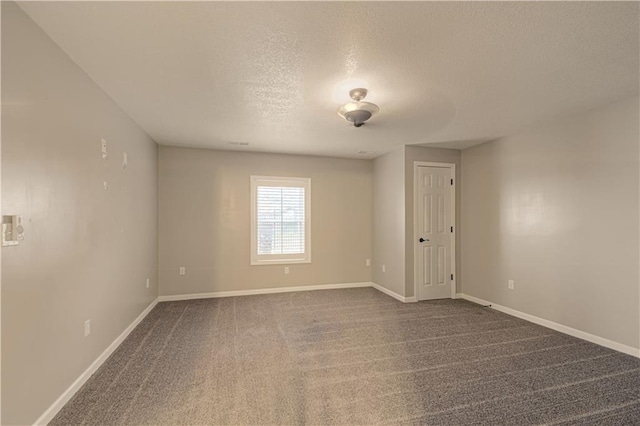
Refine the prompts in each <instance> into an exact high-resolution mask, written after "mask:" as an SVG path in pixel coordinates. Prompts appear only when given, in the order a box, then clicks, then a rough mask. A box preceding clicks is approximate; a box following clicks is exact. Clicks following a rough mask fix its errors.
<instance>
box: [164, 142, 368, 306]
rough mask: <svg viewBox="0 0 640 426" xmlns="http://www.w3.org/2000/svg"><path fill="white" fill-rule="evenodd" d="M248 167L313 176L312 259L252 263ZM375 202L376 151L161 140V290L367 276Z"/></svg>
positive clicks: (314, 282)
mask: <svg viewBox="0 0 640 426" xmlns="http://www.w3.org/2000/svg"><path fill="white" fill-rule="evenodd" d="M251 175H263V176H294V177H310V178H311V247H312V250H311V263H310V264H293V265H289V268H290V273H289V275H285V274H284V266H285V265H259V266H251V265H250V254H251V252H250V250H251V246H250V243H251V228H250V224H251V211H250V195H251V194H250V188H251V186H250V181H249V178H250V176H251ZM371 203H372V200H371V162H370V161H365V160H346V159H336V158H325V157H310V156H296V155H275V154H259V153H246V152H231V151H213V150H200V149H187V148H171V147H161V148H160V155H159V225H160V226H159V263H160V269H159V278H160V290H159V293H160V295H174V294H189V293H208V292H219V291H235V290H252V289H260V288H270V287H288V286H304V285H318V284H339V283H353V282H369V281H371V268H370V267H368V266H366V259H368V258H371V226H372V225H371ZM180 266H185V267H186V268H187V271H186V272H187V273H186V275H184V276H180V275H179V274H178V271H179V267H180Z"/></svg>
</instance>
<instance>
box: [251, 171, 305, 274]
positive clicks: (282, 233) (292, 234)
mask: <svg viewBox="0 0 640 426" xmlns="http://www.w3.org/2000/svg"><path fill="white" fill-rule="evenodd" d="M251 190H252V191H251V192H252V235H251V238H252V259H251V260H252V264H274V263H300V262H310V261H311V257H310V250H309V241H310V239H309V221H308V217H309V211H308V209H309V190H310V180H309V179H308V178H274V177H259V176H252V179H251Z"/></svg>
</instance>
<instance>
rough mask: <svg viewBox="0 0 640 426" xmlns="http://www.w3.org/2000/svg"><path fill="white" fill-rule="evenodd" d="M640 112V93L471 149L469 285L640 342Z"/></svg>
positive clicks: (466, 233) (472, 291)
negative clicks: (510, 283) (510, 282)
mask: <svg viewBox="0 0 640 426" xmlns="http://www.w3.org/2000/svg"><path fill="white" fill-rule="evenodd" d="M639 120H640V119H639V110H638V98H637V97H636V98H632V99H627V100H624V101H620V102H617V103H615V104H612V105H609V106H607V107H604V108H600V109H597V110H594V111H591V112H588V113H585V114H582V115H577V116H574V117H569V118H565V119H562V120H557V121H555V122H553V123H548V124H545V125H539V126H537V127H535V128H531V129H530V130H528V131H526V132H522V133H521V134H518V135H514V136H511V137H507V138H503V139H499V140H496V141H493V142H490V143H486V144H483V145H479V146H476V147H473V148H470V149H466V150H464V151H463V152H462V203H463V204H462V268H463V271H462V272H463V277H464V282H463V286H462V290H463V292H464V293H466V294H469V295H471V296H475V297H478V298H481V299H484V300H488V301H491V302H493V303H497V304H500V305H503V306H507V307H510V308H513V309H516V310H519V311H522V312H525V313H528V314H531V315H535V316H538V317H541V318H544V319H547V320H551V321H554V322H557V323H560V324H563V325H566V326H569V327H573V328H576V329H578V330H582V331H585V332H588V333H592V334H595V335H597V336H600V337H604V338H607V339H610V340H613V341H616V342H619V343H622V344H625V345H628V346H631V347H635V348H638V347H640V342H639V333H640V331H639V323H640V312H639V306H638V300H639V295H638V290H639V289H638V283H639V276H638V275H639V273H638V266H639V265H638V256H639V249H638V245H639V238H638V235H639V229H638V227H639V224H638V217H639V208H638V174H639V167H638V141H639V125H640V123H639ZM508 279H513V280H514V281H515V289H514V290H509V289H508V288H507V280H508Z"/></svg>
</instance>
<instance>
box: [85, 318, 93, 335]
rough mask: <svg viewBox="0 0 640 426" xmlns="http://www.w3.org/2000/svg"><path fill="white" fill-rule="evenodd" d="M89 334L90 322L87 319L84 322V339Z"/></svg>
mask: <svg viewBox="0 0 640 426" xmlns="http://www.w3.org/2000/svg"><path fill="white" fill-rule="evenodd" d="M90 334H91V320H90V319H88V320H86V321H85V322H84V337H87V336H88V335H90Z"/></svg>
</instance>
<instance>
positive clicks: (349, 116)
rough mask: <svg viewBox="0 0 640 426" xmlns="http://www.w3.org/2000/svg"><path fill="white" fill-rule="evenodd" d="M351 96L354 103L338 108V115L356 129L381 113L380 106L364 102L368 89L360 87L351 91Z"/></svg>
mask: <svg viewBox="0 0 640 426" xmlns="http://www.w3.org/2000/svg"><path fill="white" fill-rule="evenodd" d="M349 96H351V99H353V100H354V102H349V103H346V104H344V105H342V106H341V107H340V108H338V115H339V116H340V117H342V118H344V119H345V120H347V121H349V122H351V123H353V125H354V126H356V127H360V126H362V125H363V124H364V122H365V121H367V120H368V119H370V118H371V116H372V115H373V114H375V113H377V112H378V111H380V108H378V105H376V104H372V103H371V102H363V101H362V100H363V99H364V98H365V97H366V96H367V89H363V88H360V87H359V88H357V89H352V90H350V91H349Z"/></svg>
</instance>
